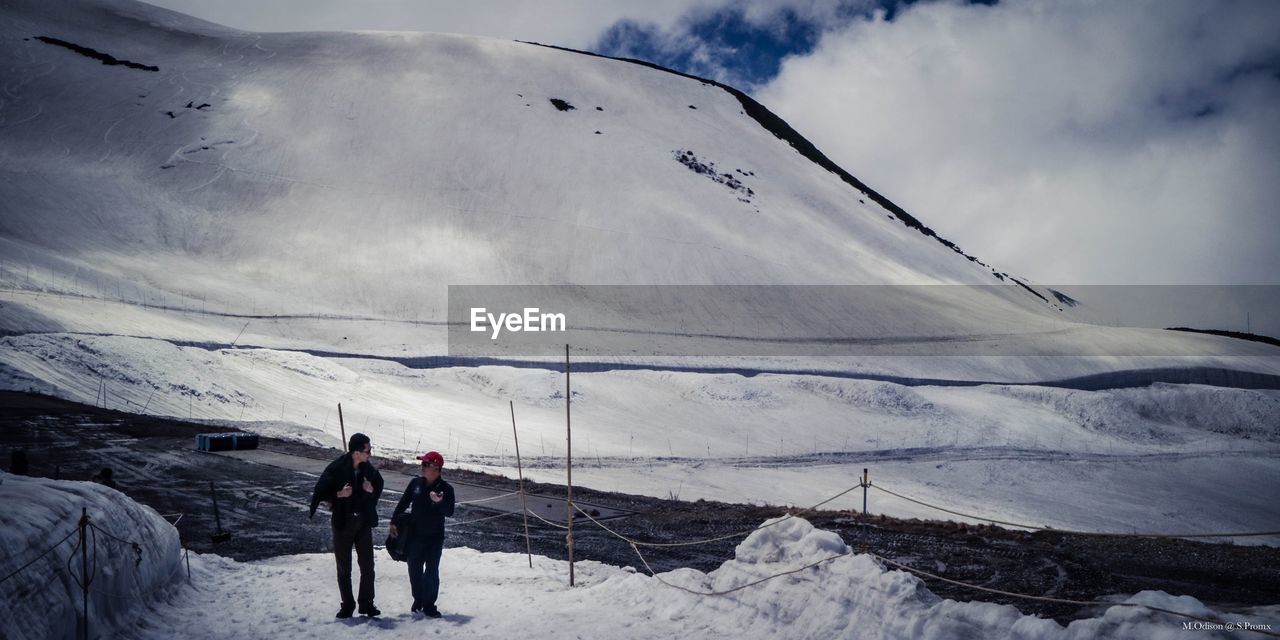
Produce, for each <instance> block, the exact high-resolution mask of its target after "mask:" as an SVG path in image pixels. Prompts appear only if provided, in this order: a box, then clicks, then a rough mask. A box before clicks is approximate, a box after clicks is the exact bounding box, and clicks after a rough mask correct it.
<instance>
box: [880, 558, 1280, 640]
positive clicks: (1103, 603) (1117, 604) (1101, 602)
mask: <svg viewBox="0 0 1280 640" xmlns="http://www.w3.org/2000/svg"><path fill="white" fill-rule="evenodd" d="M867 555H869V556H871V557H872V558H875V559H876V560H879V561H881V562H884V563H885V564H889V565H892V566H894V567H897V568H899V569H902V570H903V571H906V572H908V573H914V574H918V575H921V576H924V577H926V578H932V579H934V580H941V581H942V582H946V583H949V584H953V585H956V586H960V587H965V588H968V589H976V590H978V591H986V592H987V593H995V594H999V595H1002V596H1009V597H1011V598H1022V599H1024V600H1038V601H1041V602H1054V603H1060V604H1070V605H1077V606H1107V607H1142V608H1144V609H1150V610H1152V611H1159V612H1160V613H1167V614H1170V615H1174V616H1179V617H1183V618H1190V619H1192V620H1199V621H1200V622H1209V623H1212V624H1219V625H1225V624H1226V623H1225V622H1223V621H1222V620H1215V619H1213V618H1204V617H1201V616H1197V615H1194V614H1190V613H1183V612H1181V611H1173V610H1172V609H1164V608H1161V607H1155V606H1152V605H1149V604H1142V603H1140V602H1108V601H1106V600H1072V599H1069V598H1053V597H1050V596H1033V595H1030V594H1026V593H1017V592H1014V591H1005V590H1003V589H992V588H991V587H983V586H979V585H976V584H969V583H968V582H961V581H959V580H952V579H951V578H944V577H942V576H940V575H936V574H933V573H929V572H928V571H925V570H923V569H916V568H914V567H909V566H907V565H905V564H902V563H900V562H894V561H893V560H890V559H888V558H886V557H884V556H882V555H879V554H875V553H868V554H867ZM1240 630H1241V631H1253V632H1255V633H1261V634H1264V635H1268V636H1273V637H1277V638H1280V633H1275V632H1270V631H1263V630H1260V629H1240Z"/></svg>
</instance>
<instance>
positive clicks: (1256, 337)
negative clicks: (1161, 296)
mask: <svg viewBox="0 0 1280 640" xmlns="http://www.w3.org/2000/svg"><path fill="white" fill-rule="evenodd" d="M1165 331H1185V332H1187V333H1205V334H1209V335H1211V336H1223V337H1225V338H1236V339H1237V340H1248V341H1249V342H1261V343H1263V344H1269V345H1271V346H1273V347H1280V338H1272V337H1271V336H1264V335H1261V334H1258V333H1245V332H1243V331H1227V330H1225V329H1192V328H1191V327H1165Z"/></svg>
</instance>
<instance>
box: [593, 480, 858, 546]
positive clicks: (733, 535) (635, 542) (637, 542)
mask: <svg viewBox="0 0 1280 640" xmlns="http://www.w3.org/2000/svg"><path fill="white" fill-rule="evenodd" d="M860 488H862V483H861V482H859V483H858V484H855V485H853V486H852V487H849V488H848V489H845V490H844V491H841V492H840V493H837V494H835V495H834V496H831V497H830V498H827V499H826V500H823V501H822V502H819V503H818V504H815V505H813V506H812V507H809V508H807V509H802V510H800V511H797V512H796V513H788V514H786V515H785V516H783V517H781V518H779V519H777V520H774V521H773V522H766V523H764V524H762V525H760V526H758V527H755V528H753V529H746V530H743V531H738V532H735V533H730V534H728V535H723V536H718V537H715V538H707V539H705V540H691V541H689V542H642V541H640V540H634V539H632V538H628V537H627V536H624V535H622V534H621V533H618V532H617V531H614V530H613V529H610V528H609V527H607V526H605V525H604V524H602V523H601V522H600V521H599V520H596V519H595V518H592V517H591V514H589V513H587V512H586V511H583V510H582V507H579V506H578V505H577V504H575V505H573V508H574V509H577V511H578V513H581V514H582V515H584V516H586V517H587V519H588V520H590V521H592V522H594V523H595V524H596V526H598V527H600V528H601V529H604V530H605V531H608V532H609V533H612V534H613V535H614V536H617V537H618V538H620V539H622V540H624V541H625V542H627V543H628V544H630V545H632V546H637V545H638V546H643V547H691V546H694V545H699V544H709V543H712V542H720V541H721V540H730V539H732V538H739V537H742V536H744V535H750V534H752V533H755V532H757V531H759V530H761V529H765V528H768V527H772V526H773V525H776V524H780V523H782V522H785V521H787V520H790V519H791V518H798V517H800V516H802V515H804V514H806V513H809V512H811V511H815V510H817V508H818V507H821V506H822V505H824V504H827V503H828V502H831V501H832V500H835V499H836V498H839V497H841V496H843V495H845V494H846V493H849V492H850V491H853V490H854V489H860Z"/></svg>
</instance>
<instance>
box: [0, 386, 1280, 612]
mask: <svg viewBox="0 0 1280 640" xmlns="http://www.w3.org/2000/svg"><path fill="white" fill-rule="evenodd" d="M219 430H222V429H219V428H216V427H210V426H208V425H199V424H191V423H186V422H182V421H178V420H172V419H167V418H157V417H150V416H137V415H132V414H126V413H120V412H115V411H108V410H104V409H99V408H95V407H91V406H86V405H80V404H76V403H71V402H66V401H63V400H57V399H54V398H49V397H45V396H37V395H30V394H22V393H7V392H0V454H2V455H3V458H0V461H2V462H0V463H4V464H7V463H8V460H9V452H10V451H13V450H16V449H22V450H25V451H26V452H27V455H28V457H29V458H30V464H31V473H32V475H38V476H45V477H60V478H62V479H70V480H86V479H88V478H90V477H91V476H92V475H94V474H95V473H97V472H98V470H99V469H101V468H102V467H107V466H109V467H112V468H113V470H114V471H115V476H116V480H117V482H119V484H120V488H121V490H123V491H124V492H125V493H126V494H128V495H129V496H130V497H132V498H133V499H135V500H137V501H139V502H141V503H144V504H147V505H149V506H151V507H153V508H154V509H156V510H157V511H158V512H160V513H161V514H166V515H167V516H168V517H169V519H170V520H171V521H176V522H177V528H178V530H179V532H180V533H181V536H182V539H183V541H184V544H185V545H186V546H187V547H188V548H190V549H191V550H193V551H198V552H202V553H205V552H214V553H218V554H220V555H224V556H229V557H232V558H235V559H237V560H254V559H260V558H267V557H272V556H278V555H284V554H295V553H315V552H324V551H328V550H331V548H332V547H331V542H330V534H329V528H328V518H327V516H325V515H324V514H321V513H318V514H317V515H316V517H315V518H313V519H312V518H308V515H307V502H308V499H309V497H310V495H311V489H312V486H313V484H314V482H315V478H314V476H311V475H308V474H305V473H300V472H294V471H286V470H283V469H278V468H275V467H268V466H264V465H260V464H254V463H250V462H244V461H241V460H236V459H233V458H228V457H225V456H220V455H214V454H209V453H203V452H200V451H197V450H196V449H195V446H194V442H195V438H194V436H195V434H196V433H203V432H211V431H219ZM261 446H262V447H263V448H268V449H272V450H276V451H281V452H287V453H291V454H294V455H300V456H304V457H311V458H316V459H320V460H330V459H333V458H334V457H336V456H338V455H339V454H340V453H341V452H340V451H338V450H337V449H322V448H317V447H309V446H306V445H302V444H298V443H293V442H287V441H281V440H275V439H269V438H264V439H263V440H262V444H261ZM375 464H377V465H378V466H379V467H380V468H383V469H396V470H399V471H402V472H405V473H410V474H413V473H415V472H416V469H415V467H413V466H411V465H405V464H402V463H399V462H396V461H391V460H379V459H376V458H375ZM446 477H448V478H450V479H452V480H456V481H461V482H468V483H472V484H479V485H486V486H490V487H494V488H499V489H507V490H515V488H516V483H515V481H513V480H508V479H505V478H500V477H494V476H488V475H483V474H477V473H469V472H465V471H460V470H446ZM211 483H212V485H213V486H215V487H216V491H217V495H218V502H219V507H220V512H221V520H222V527H223V529H224V530H226V531H230V532H231V534H232V536H231V539H230V540H229V541H227V542H222V543H219V544H214V543H213V542H212V535H213V534H214V533H215V531H216V530H217V525H216V524H215V519H214V514H213V503H212V499H211V495H210V485H211ZM388 488H389V489H398V487H395V486H391V485H389V486H388ZM527 490H528V491H529V492H530V493H533V494H538V495H545V496H553V497H555V496H559V497H563V496H564V487H563V486H557V485H546V484H535V483H529V484H528V485H527ZM397 497H398V496H394V495H393V496H389V497H384V505H383V515H384V516H386V515H388V514H390V512H391V510H392V509H393V508H394V499H395V498H397ZM574 497H575V498H576V499H578V500H581V501H584V502H591V503H595V504H599V505H603V506H609V507H614V508H620V509H625V510H630V511H633V512H635V515H634V516H629V517H626V518H622V519H617V520H612V521H609V523H608V524H609V526H610V527H612V528H614V529H616V530H617V531H619V532H620V533H622V534H624V535H627V536H629V537H632V538H635V539H638V540H644V541H649V542H682V541H688V540H701V539H707V538H713V537H717V536H721V535H729V534H733V533H737V532H743V531H747V530H750V529H751V528H752V527H755V526H758V525H759V524H760V523H761V522H762V521H763V520H764V519H766V518H770V517H774V516H778V515H781V514H782V513H784V511H783V510H782V509H778V508H770V507H760V506H751V505H741V504H727V503H718V502H705V501H698V502H682V501H676V500H666V499H659V498H650V497H644V496H634V495H626V494H620V493H609V492H602V491H593V490H591V489H587V488H581V487H578V488H575V489H574ZM495 515H496V514H495V513H494V512H493V511H490V510H487V509H485V508H483V505H482V504H481V505H476V506H460V507H459V509H458V512H457V514H456V518H455V521H454V522H453V523H452V524H451V525H450V529H449V539H448V542H447V544H448V546H467V547H472V548H475V549H479V550H482V551H508V552H516V553H523V552H524V551H525V539H524V524H523V522H522V519H521V518H520V517H519V516H518V515H508V516H504V517H492V516H495ZM804 517H806V518H807V519H809V520H810V521H811V522H813V523H814V525H816V526H818V527H821V528H825V529H829V530H832V531H836V532H838V533H839V534H840V535H841V536H842V537H843V538H844V539H845V540H846V541H847V542H848V543H849V544H850V545H852V546H853V547H854V548H855V549H861V548H864V546H865V548H866V549H867V550H870V551H872V552H875V553H877V554H880V555H882V556H885V557H888V558H892V559H894V560H895V561H898V562H902V563H905V564H908V565H910V566H912V567H916V568H919V569H922V570H925V571H929V572H932V573H936V574H940V575H942V576H945V577H947V578H950V579H952V580H958V581H962V582H967V583H971V584H978V585H982V586H984V587H988V588H993V589H1000V590H1005V591H1012V592H1017V593H1024V594H1032V595H1038V596H1050V597H1055V598H1066V599H1076V600H1095V599H1099V598H1106V597H1108V596H1112V595H1116V594H1122V595H1128V594H1132V593H1135V592H1137V591H1141V590H1146V589H1159V590H1163V591H1167V592H1169V593H1175V594H1187V595H1192V596H1195V597H1196V598H1199V599H1200V600H1202V601H1205V602H1206V603H1210V604H1211V606H1214V607H1215V608H1218V609H1220V610H1227V611H1230V610H1233V609H1237V608H1243V607H1251V606H1257V605H1272V604H1277V603H1280V549H1277V548H1274V547H1266V546H1245V545H1232V544H1210V543H1206V542H1193V541H1188V540H1179V539H1141V538H1124V537H1097V536H1080V535H1066V534H1057V533H1027V532H1021V531H1013V530H1009V529H1002V528H998V527H994V526H973V525H963V524H957V523H953V522H937V521H920V520H898V519H894V518H889V517H884V516H877V515H872V516H870V517H867V518H864V517H862V516H861V515H859V514H857V513H853V512H841V511H818V512H813V513H808V514H805V516H804ZM99 524H100V526H104V527H105V528H107V529H108V530H109V529H110V525H111V523H109V522H108V523H99ZM73 525H74V523H72V522H68V523H67V526H68V527H71V526H73ZM374 535H375V541H377V542H375V543H380V542H381V541H382V540H383V539H385V536H386V521H385V517H384V519H383V522H382V523H381V525H380V526H379V528H378V530H377V531H375V534H374ZM574 539H575V543H576V544H575V557H576V558H577V559H589V560H598V561H600V562H605V563H609V564H614V565H626V566H632V567H636V568H637V569H638V570H641V571H643V570H644V569H643V565H641V563H640V560H639V559H638V557H637V556H636V554H635V552H634V551H633V550H632V549H631V547H630V545H628V544H626V543H624V542H622V541H621V540H618V539H617V538H615V537H613V535H611V534H609V533H607V532H605V531H603V530H601V529H600V528H598V527H596V526H595V525H593V524H592V523H590V522H589V521H585V520H582V519H579V520H578V521H577V523H576V524H575V528H574ZM740 539H741V538H740V537H735V538H732V539H728V540H723V541H719V542H714V543H709V544H705V545H697V546H688V547H670V548H653V549H646V550H645V556H646V558H647V559H648V561H649V563H650V565H651V566H652V567H653V569H654V570H656V571H667V570H671V569H674V568H677V567H693V568H696V569H699V570H703V571H707V570H711V569H714V568H715V567H717V566H718V565H719V564H720V563H722V562H723V561H725V560H726V559H729V558H731V557H732V556H733V549H734V546H735V545H736V544H737V542H738V541H739V540H740ZM530 542H531V546H532V550H533V553H535V554H540V555H545V556H548V557H552V558H560V559H564V558H566V551H565V531H564V530H562V529H560V528H556V527H553V526H550V525H547V524H544V523H541V522H538V521H536V520H532V519H531V520H530ZM928 583H929V588H930V589H931V590H932V591H934V592H935V593H937V594H939V595H941V596H943V597H947V598H952V599H956V600H962V601H963V600H983V601H988V602H1001V603H1007V604H1013V605H1015V606H1017V607H1018V608H1019V609H1020V610H1022V611H1023V612H1025V613H1035V614H1038V615H1041V616H1045V617H1052V618H1054V619H1056V620H1058V621H1059V622H1062V623H1065V622H1068V621H1070V620H1072V619H1076V618H1079V617H1085V616H1090V615H1096V614H1097V611H1095V610H1093V609H1091V608H1088V607H1085V608H1081V607H1079V606H1076V605H1068V604H1056V603H1050V602H1043V601H1035V600H1025V599H1018V598H1012V597H1007V596H1000V595H995V594H991V593H980V592H975V591H973V590H971V589H968V588H965V587H959V586H955V585H951V584H948V583H945V582H940V581H936V580H929V581H928ZM325 587H328V585H325ZM317 588H321V587H320V586H317Z"/></svg>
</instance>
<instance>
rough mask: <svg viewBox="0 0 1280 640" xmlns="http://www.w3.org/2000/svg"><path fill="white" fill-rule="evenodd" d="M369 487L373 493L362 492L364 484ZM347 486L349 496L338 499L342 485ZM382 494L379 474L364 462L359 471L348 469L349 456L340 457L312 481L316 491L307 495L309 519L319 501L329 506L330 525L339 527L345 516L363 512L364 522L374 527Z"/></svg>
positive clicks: (344, 520) (343, 523)
mask: <svg viewBox="0 0 1280 640" xmlns="http://www.w3.org/2000/svg"><path fill="white" fill-rule="evenodd" d="M365 480H368V481H369V483H370V484H372V485H373V493H365V491H364V481H365ZM348 483H350V484H351V496H350V497H347V498H339V497H338V492H339V491H341V490H342V485H344V484H348ZM381 495H382V474H381V473H378V470H377V469H375V468H373V465H371V464H369V463H368V462H365V463H362V464H361V465H360V468H359V469H353V468H352V466H351V454H350V453H346V454H343V455H342V456H341V457H340V458H338V459H337V460H334V461H333V462H330V463H329V466H327V467H325V469H324V473H321V474H320V479H318V480H316V488H315V490H314V491H312V492H311V516H315V515H316V507H317V506H319V505H320V502H321V501H326V502H329V503H330V504H332V505H333V507H332V509H333V526H334V527H335V528H339V529H340V528H342V527H343V526H344V525H345V524H346V522H347V516H348V515H350V514H352V513H363V514H364V516H365V523H366V524H367V525H368V526H370V527H375V526H377V525H378V497H379V496H381Z"/></svg>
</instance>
